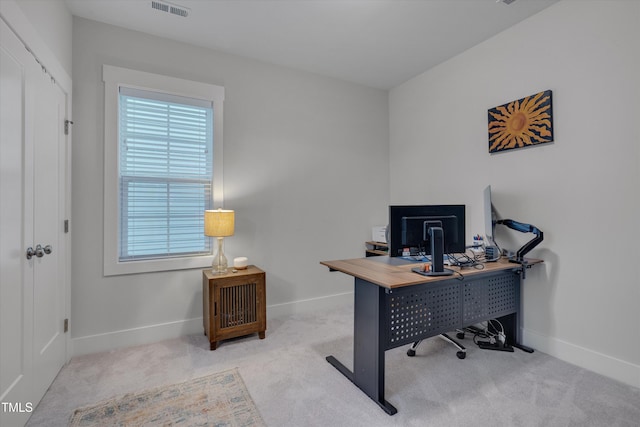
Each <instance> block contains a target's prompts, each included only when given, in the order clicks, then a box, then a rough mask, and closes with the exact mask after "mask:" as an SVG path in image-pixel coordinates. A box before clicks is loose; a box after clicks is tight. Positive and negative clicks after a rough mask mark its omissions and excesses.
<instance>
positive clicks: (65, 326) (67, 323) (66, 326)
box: [64, 319, 69, 334]
mask: <svg viewBox="0 0 640 427" xmlns="http://www.w3.org/2000/svg"><path fill="white" fill-rule="evenodd" d="M67 332H69V319H64V333H65V334H66V333H67Z"/></svg>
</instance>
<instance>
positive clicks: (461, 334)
mask: <svg viewBox="0 0 640 427" xmlns="http://www.w3.org/2000/svg"><path fill="white" fill-rule="evenodd" d="M456 337H457V338H458V339H459V340H463V339H464V332H458V333H457V334H456Z"/></svg>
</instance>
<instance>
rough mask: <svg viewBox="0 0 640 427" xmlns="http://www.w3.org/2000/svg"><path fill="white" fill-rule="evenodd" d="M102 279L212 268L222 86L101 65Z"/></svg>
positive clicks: (219, 202)
mask: <svg viewBox="0 0 640 427" xmlns="http://www.w3.org/2000/svg"><path fill="white" fill-rule="evenodd" d="M103 79H104V81H105V207H104V210H105V228H104V229H105V236H104V243H105V252H104V253H105V256H104V270H105V275H113V274H127V273H140V272H147V271H162V270H173V269H182V268H198V267H205V266H207V265H210V264H211V254H212V248H211V245H210V239H209V238H208V237H206V236H205V235H204V232H203V215H204V211H205V209H211V208H213V206H214V202H215V206H222V192H221V189H222V186H221V185H222V182H221V180H222V173H221V167H222V161H221V160H222V156H221V153H222V132H221V129H220V128H221V125H222V120H221V119H222V99H223V96H224V90H223V88H221V87H219V86H213V85H208V84H204V83H198V82H192V81H188V80H182V79H176V78H172V77H166V76H160V75H157V74H150V73H142V72H139V71H133V70H127V69H123V68H117V67H111V66H107V65H105V66H104V68H103Z"/></svg>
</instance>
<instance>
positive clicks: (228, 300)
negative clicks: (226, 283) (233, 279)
mask: <svg viewBox="0 0 640 427" xmlns="http://www.w3.org/2000/svg"><path fill="white" fill-rule="evenodd" d="M256 305H257V286H256V284H255V283H247V284H243V285H237V286H231V287H226V288H221V289H220V327H221V328H232V327H235V326H239V325H246V324H248V323H254V322H257V320H258V315H257V310H256Z"/></svg>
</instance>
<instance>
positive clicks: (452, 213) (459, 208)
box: [389, 205, 465, 257]
mask: <svg viewBox="0 0 640 427" xmlns="http://www.w3.org/2000/svg"><path fill="white" fill-rule="evenodd" d="M431 227H440V228H442V230H443V234H444V236H443V237H444V252H445V253H464V251H465V206H464V205H413V206H389V256H392V257H397V256H403V255H407V254H410V255H412V256H415V255H431V253H430V252H431V248H430V246H431V245H430V241H429V228H431Z"/></svg>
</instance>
